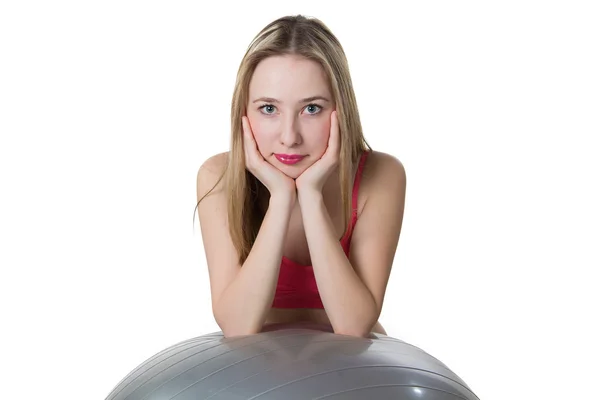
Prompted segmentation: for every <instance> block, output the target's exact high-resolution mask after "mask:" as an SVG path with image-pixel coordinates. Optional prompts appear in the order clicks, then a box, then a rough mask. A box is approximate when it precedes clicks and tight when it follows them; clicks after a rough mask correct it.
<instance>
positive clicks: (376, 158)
mask: <svg viewBox="0 0 600 400" xmlns="http://www.w3.org/2000/svg"><path fill="white" fill-rule="evenodd" d="M405 176H406V172H405V170H404V165H403V164H402V162H401V161H400V160H399V159H398V158H397V157H396V156H394V155H392V154H389V153H385V152H383V151H375V150H373V151H371V152H370V153H369V155H368V156H367V159H366V161H365V165H364V169H363V177H364V179H365V184H368V182H370V185H376V186H379V185H383V186H385V183H386V182H388V180H389V179H394V178H403V177H405Z"/></svg>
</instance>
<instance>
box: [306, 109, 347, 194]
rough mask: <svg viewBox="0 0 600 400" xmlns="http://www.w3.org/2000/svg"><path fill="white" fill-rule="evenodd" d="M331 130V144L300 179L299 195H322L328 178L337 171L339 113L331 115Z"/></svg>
mask: <svg viewBox="0 0 600 400" xmlns="http://www.w3.org/2000/svg"><path fill="white" fill-rule="evenodd" d="M330 118H331V128H330V130H329V142H328V144H327V150H325V154H323V156H322V157H321V158H320V159H319V160H318V161H317V162H315V163H314V164H313V165H311V166H310V167H308V168H307V169H306V170H305V171H304V172H303V173H302V174H300V176H299V177H298V178H296V188H297V189H298V194H300V193H301V192H302V193H305V192H315V193H319V194H321V193H322V190H323V185H324V184H325V181H326V180H327V177H329V175H330V174H331V173H332V172H333V171H334V170H335V168H336V167H337V165H338V164H339V160H340V129H339V124H338V119H337V111H333V112H332V113H331V117H330Z"/></svg>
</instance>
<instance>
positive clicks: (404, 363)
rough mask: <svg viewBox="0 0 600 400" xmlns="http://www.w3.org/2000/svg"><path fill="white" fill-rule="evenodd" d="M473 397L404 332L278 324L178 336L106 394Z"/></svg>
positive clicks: (149, 399) (129, 399)
mask: <svg viewBox="0 0 600 400" xmlns="http://www.w3.org/2000/svg"><path fill="white" fill-rule="evenodd" d="M159 399H160V400H200V399H202V400H204V399H210V400H225V399H227V400H232V399H240V400H241V399H244V400H250V399H259V400H273V399H277V400H282V399H283V400H307V399H328V400H334V399H336V400H339V399H352V400H353V399H361V400H364V399H372V400H375V399H377V400H379V399H420V400H424V399H425V400H457V399H463V400H477V399H478V397H477V396H475V394H474V393H473V392H472V391H471V390H470V389H469V387H468V386H467V384H466V383H465V382H463V381H462V379H460V378H459V377H458V376H457V375H456V374H455V373H453V372H452V371H451V370H450V369H449V368H448V367H446V365H444V364H443V363H442V362H440V361H439V360H437V359H436V358H434V357H432V356H431V355H429V354H427V353H426V352H424V351H423V350H421V349H419V348H418V347H415V346H413V345H411V344H409V343H406V342H403V341H402V340H399V339H396V338H393V337H390V336H387V335H382V334H377V333H371V336H370V337H368V338H360V337H354V336H347V335H339V334H335V333H333V332H332V331H331V330H330V329H329V330H328V329H320V328H319V327H318V326H316V325H314V324H312V325H311V324H302V323H292V324H278V325H277V326H272V327H270V329H269V330H268V331H265V332H261V333H257V334H253V335H244V336H236V337H230V338H225V337H224V336H223V333H222V332H220V331H219V332H214V333H209V334H206V335H202V336H199V337H195V338H192V339H189V340H186V341H183V342H180V343H177V344H175V345H173V346H171V347H169V348H167V349H165V350H163V351H161V352H159V353H157V354H156V355H154V356H153V357H151V358H149V359H148V360H146V361H145V362H143V363H142V364H141V365H140V366H138V367H137V368H135V369H134V370H133V371H132V372H131V373H129V375H127V376H126V377H125V378H124V379H123V380H122V381H121V382H119V384H118V385H117V386H116V387H115V388H114V389H113V391H112V392H111V393H110V394H109V396H108V397H107V400H159Z"/></svg>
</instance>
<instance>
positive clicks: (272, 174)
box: [242, 116, 296, 200]
mask: <svg viewBox="0 0 600 400" xmlns="http://www.w3.org/2000/svg"><path fill="white" fill-rule="evenodd" d="M242 130H243V142H244V155H245V158H246V169H248V171H250V172H251V173H252V175H254V176H255V177H256V178H257V179H258V180H260V181H261V182H262V184H263V185H265V187H266V188H267V189H268V190H269V193H271V197H273V196H280V195H283V196H291V197H290V199H292V198H293V199H294V200H295V198H296V182H295V181H294V180H293V179H292V178H290V177H289V176H287V175H286V174H284V173H283V172H281V171H280V170H278V169H277V168H275V167H274V166H272V165H271V164H269V163H268V162H267V161H266V160H265V159H264V158H263V156H262V155H261V154H260V152H259V151H258V146H257V145H256V141H255V140H254V133H253V132H252V129H251V127H250V123H249V122H248V118H247V117H245V116H244V117H242Z"/></svg>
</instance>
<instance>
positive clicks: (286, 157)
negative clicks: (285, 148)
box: [275, 154, 305, 165]
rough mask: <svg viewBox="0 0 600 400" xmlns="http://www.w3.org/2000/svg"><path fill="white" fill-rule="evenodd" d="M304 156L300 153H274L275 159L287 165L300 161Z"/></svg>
mask: <svg viewBox="0 0 600 400" xmlns="http://www.w3.org/2000/svg"><path fill="white" fill-rule="evenodd" d="M304 157H305V156H302V155H300V154H275V158H277V160H279V161H280V162H282V163H284V164H287V165H292V164H296V163H298V162H300V161H301V160H302V159H303V158H304Z"/></svg>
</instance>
